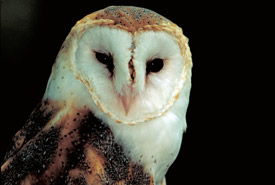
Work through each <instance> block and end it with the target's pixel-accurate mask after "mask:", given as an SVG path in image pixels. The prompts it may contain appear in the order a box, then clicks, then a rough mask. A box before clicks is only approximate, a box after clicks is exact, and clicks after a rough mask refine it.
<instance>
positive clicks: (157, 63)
mask: <svg viewBox="0 0 275 185" xmlns="http://www.w3.org/2000/svg"><path fill="white" fill-rule="evenodd" d="M163 65H164V63H163V59H161V58H155V59H153V60H151V61H149V62H147V67H146V73H147V74H148V73H150V72H153V73H157V72H159V71H160V70H161V69H162V68H163Z"/></svg>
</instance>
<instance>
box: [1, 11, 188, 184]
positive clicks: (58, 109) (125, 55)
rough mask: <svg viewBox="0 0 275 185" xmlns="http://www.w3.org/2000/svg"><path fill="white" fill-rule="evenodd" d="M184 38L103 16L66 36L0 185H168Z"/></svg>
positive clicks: (181, 98) (182, 102)
mask: <svg viewBox="0 0 275 185" xmlns="http://www.w3.org/2000/svg"><path fill="white" fill-rule="evenodd" d="M191 68H192V60H191V52H190V49H189V46H188V39H187V38H186V37H185V36H184V35H183V33H182V29H181V28H180V27H178V26H177V25H176V24H174V23H172V22H171V21H169V20H168V19H166V18H164V17H163V16H161V15H159V14H157V13H155V12H153V11H151V10H148V9H144V8H138V7H130V6H110V7H107V8H105V9H103V10H99V11H97V12H94V13H92V14H89V15H87V16H86V17H84V18H83V19H81V20H80V21H78V22H77V23H76V25H75V26H74V27H73V28H72V29H71V31H70V33H69V35H68V36H67V38H66V40H65V41H64V43H63V45H62V46H61V49H60V51H59V53H58V55H57V58H56V60H55V63H54V65H53V68H52V72H51V75H50V78H49V81H48V84H47V87H46V91H45V94H44V96H43V98H42V100H41V102H40V103H39V104H38V106H37V107H36V108H35V109H34V111H33V112H32V114H31V115H30V118H29V119H28V120H27V121H26V124H25V125H24V127H23V128H22V129H21V130H20V131H18V132H17V133H16V134H15V136H14V138H13V140H12V146H11V148H10V150H9V151H8V152H7V153H6V156H5V159H4V162H3V164H2V166H1V172H2V183H3V184H13V185H15V184H142V185H146V184H150V185H151V184H166V182H165V174H166V172H167V170H168V168H169V167H170V165H171V164H172V163H173V162H174V160H175V159H176V157H177V155H178V152H179V150H180V146H181V141H182V135H183V133H184V131H185V130H186V127H187V126H186V119H185V116H186V111H187V106H188V103H189V94H190V88H191Z"/></svg>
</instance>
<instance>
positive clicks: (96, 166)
mask: <svg viewBox="0 0 275 185" xmlns="http://www.w3.org/2000/svg"><path fill="white" fill-rule="evenodd" d="M127 153H128V152H127V151H125V150H124V149H123V147H122V146H121V145H120V144H118V143H117V142H116V141H115V139H114V135H113V133H112V131H111V129H110V128H109V127H108V126H107V124H105V123H104V122H102V121H101V120H100V119H98V118H96V117H95V116H94V115H93V113H92V112H91V111H90V110H89V109H88V108H86V107H83V109H76V108H74V107H73V106H68V105H64V104H63V103H60V102H52V101H47V100H46V101H42V102H41V103H39V105H38V106H37V107H36V108H35V110H34V111H33V112H32V114H31V116H30V118H29V119H28V121H27V123H26V124H25V126H24V127H23V128H22V129H21V130H20V131H19V132H17V133H16V135H15V136H14V138H13V146H12V148H11V149H10V150H9V152H8V153H7V154H6V156H5V162H4V163H3V165H2V167H1V171H2V178H1V182H2V183H3V184H20V183H23V184H108V183H109V184H113V183H115V184H153V177H152V176H151V175H150V174H148V173H146V172H145V171H144V168H143V167H142V166H140V165H138V164H135V163H133V162H131V160H130V159H129V157H128V156H127Z"/></svg>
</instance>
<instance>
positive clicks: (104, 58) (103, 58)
mask: <svg viewBox="0 0 275 185" xmlns="http://www.w3.org/2000/svg"><path fill="white" fill-rule="evenodd" d="M95 57H96V59H97V61H99V62H100V63H102V64H104V65H106V67H107V69H108V70H109V71H110V73H111V76H113V70H114V63H113V57H112V55H111V54H110V53H109V54H105V53H100V52H95Z"/></svg>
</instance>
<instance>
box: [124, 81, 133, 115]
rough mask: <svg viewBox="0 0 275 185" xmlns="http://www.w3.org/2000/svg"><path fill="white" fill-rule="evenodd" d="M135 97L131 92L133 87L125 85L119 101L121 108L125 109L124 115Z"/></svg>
mask: <svg viewBox="0 0 275 185" xmlns="http://www.w3.org/2000/svg"><path fill="white" fill-rule="evenodd" d="M134 99H135V95H134V93H133V88H132V86H130V85H127V86H125V87H124V88H123V94H122V95H121V102H122V104H123V108H124V111H125V115H126V116H127V115H128V112H129V110H130V108H131V105H132V103H133V101H134Z"/></svg>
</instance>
